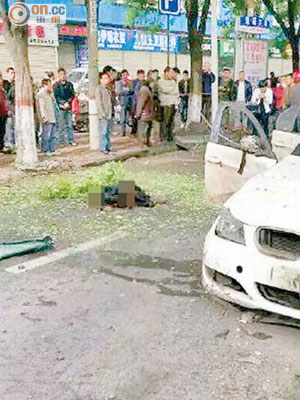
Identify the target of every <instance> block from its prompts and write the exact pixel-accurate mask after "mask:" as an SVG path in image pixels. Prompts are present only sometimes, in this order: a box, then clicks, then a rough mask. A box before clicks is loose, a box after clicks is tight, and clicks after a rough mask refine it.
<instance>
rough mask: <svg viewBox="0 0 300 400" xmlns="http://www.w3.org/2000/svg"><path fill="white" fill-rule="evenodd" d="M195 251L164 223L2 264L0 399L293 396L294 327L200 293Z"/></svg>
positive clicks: (298, 346) (192, 242) (298, 345)
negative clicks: (69, 251)
mask: <svg viewBox="0 0 300 400" xmlns="http://www.w3.org/2000/svg"><path fill="white" fill-rule="evenodd" d="M183 249H185V250H184V251H183ZM187 254H189V255H190V257H187ZM197 254H200V253H199V246H198V243H197V237H195V236H191V237H185V238H182V237H181V236H180V234H178V232H166V235H165V238H164V240H155V241H152V242H149V240H148V239H147V238H144V239H142V238H139V239H132V238H128V237H127V238H124V239H122V240H118V241H117V242H115V243H113V244H110V245H108V246H105V245H104V246H100V247H99V248H96V249H94V250H93V251H89V252H88V253H81V254H80V255H79V256H78V255H77V256H71V257H68V258H66V259H63V260H62V261H60V262H58V263H54V264H50V265H47V266H43V267H40V268H36V269H34V270H32V271H28V272H25V273H23V274H20V275H12V274H9V273H7V272H5V271H3V270H2V272H1V275H0V285H1V290H0V304H1V310H2V318H1V330H0V351H1V363H0V372H1V375H0V376H1V378H0V379H1V380H0V398H1V400H27V399H34V400H85V399H86V400H102V399H103V400H104V399H105V400H106V399H116V400H141V399H143V400H150V399H151V400H152V399H153V400H161V399H165V400H182V399H187V400H202V399H203V400H211V399H226V400H234V399H239V400H246V399H247V400H250V399H251V400H258V399H270V400H271V399H272V400H274V399H275V400H276V399H278V400H279V399H280V400H283V399H296V398H297V399H298V398H299V397H294V395H293V394H292V388H294V389H295V390H296V388H297V387H296V385H297V379H296V375H297V374H299V373H300V361H299V360H300V358H299V353H300V339H299V331H297V330H293V329H291V328H286V327H276V326H269V325H259V324H254V325H253V324H251V325H243V324H241V323H240V322H239V319H240V318H241V315H242V314H241V312H240V311H239V310H236V309H235V308H233V307H231V306H227V305H223V304H222V303H218V302H215V301H214V300H213V299H212V298H210V297H207V296H206V295H205V294H204V293H203V290H202V288H201V285H200V283H199V277H198V276H196V275H195V271H197V270H198V268H199V263H200V260H199V258H197ZM189 271H194V274H193V275H191V274H190V273H189ZM262 339H264V340H262Z"/></svg>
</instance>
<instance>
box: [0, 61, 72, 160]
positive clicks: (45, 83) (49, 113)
mask: <svg viewBox="0 0 300 400" xmlns="http://www.w3.org/2000/svg"><path fill="white" fill-rule="evenodd" d="M6 72H7V76H8V79H7V80H3V78H2V75H0V151H3V150H4V151H6V150H8V149H11V148H15V146H16V137H15V78H16V74H15V70H14V68H12V67H9V68H8V69H7V71H6ZM46 75H47V77H45V78H44V79H43V80H42V82H41V85H40V87H38V86H37V85H35V84H33V108H34V122H35V131H36V141H37V144H38V145H39V147H40V151H41V152H44V153H49V154H54V153H55V151H56V149H57V148H58V147H59V146H62V145H71V146H75V145H76V143H75V141H74V132H73V124H72V118H73V114H74V113H77V112H78V111H79V104H78V98H77V97H76V95H75V91H74V87H73V84H72V83H71V82H68V80H67V74H66V71H65V69H63V68H60V69H59V70H58V79H57V80H55V78H54V74H53V73H51V72H50V73H46Z"/></svg>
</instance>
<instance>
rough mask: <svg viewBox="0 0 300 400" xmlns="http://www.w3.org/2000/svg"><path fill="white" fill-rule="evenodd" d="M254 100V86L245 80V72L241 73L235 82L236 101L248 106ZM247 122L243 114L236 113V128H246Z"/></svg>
mask: <svg viewBox="0 0 300 400" xmlns="http://www.w3.org/2000/svg"><path fill="white" fill-rule="evenodd" d="M251 98H252V86H251V83H250V82H249V81H247V80H246V79H245V72H244V71H241V72H240V75H239V80H238V81H236V82H235V101H236V102H237V103H239V104H243V105H246V104H247V103H249V102H250V101H251ZM246 124H247V122H246V121H245V118H244V115H242V113H239V112H237V113H235V118H234V126H235V127H236V128H239V127H240V126H241V125H242V126H243V127H244V128H246Z"/></svg>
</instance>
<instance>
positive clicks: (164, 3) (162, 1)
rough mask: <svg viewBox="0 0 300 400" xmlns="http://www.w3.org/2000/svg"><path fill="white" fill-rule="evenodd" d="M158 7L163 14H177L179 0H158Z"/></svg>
mask: <svg viewBox="0 0 300 400" xmlns="http://www.w3.org/2000/svg"><path fill="white" fill-rule="evenodd" d="M159 9H160V11H161V13H163V14H169V15H178V14H179V13H180V0H159Z"/></svg>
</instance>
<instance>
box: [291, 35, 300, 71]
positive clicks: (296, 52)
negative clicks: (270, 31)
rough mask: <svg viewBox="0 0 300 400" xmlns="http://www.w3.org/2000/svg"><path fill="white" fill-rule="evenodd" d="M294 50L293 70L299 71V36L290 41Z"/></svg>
mask: <svg viewBox="0 0 300 400" xmlns="http://www.w3.org/2000/svg"><path fill="white" fill-rule="evenodd" d="M290 43H291V46H292V52H293V71H298V70H299V68H300V65H299V64H300V63H299V61H300V54H299V38H298V37H297V38H294V39H293V40H291V41H290Z"/></svg>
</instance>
